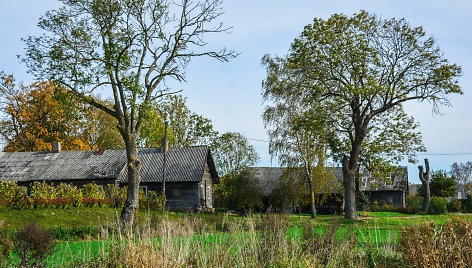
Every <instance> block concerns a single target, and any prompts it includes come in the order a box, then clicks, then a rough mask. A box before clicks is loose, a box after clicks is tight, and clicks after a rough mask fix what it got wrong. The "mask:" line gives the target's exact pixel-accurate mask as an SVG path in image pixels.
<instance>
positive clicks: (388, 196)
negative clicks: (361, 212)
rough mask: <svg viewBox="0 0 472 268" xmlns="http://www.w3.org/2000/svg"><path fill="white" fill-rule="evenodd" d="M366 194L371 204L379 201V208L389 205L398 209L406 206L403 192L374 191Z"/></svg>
mask: <svg viewBox="0 0 472 268" xmlns="http://www.w3.org/2000/svg"><path fill="white" fill-rule="evenodd" d="M366 194H367V195H368V196H369V200H370V203H371V204H373V203H374V202H375V201H377V203H378V205H379V206H382V205H385V204H387V205H391V206H394V207H396V208H399V207H404V204H405V200H404V198H405V195H404V192H403V191H372V192H366Z"/></svg>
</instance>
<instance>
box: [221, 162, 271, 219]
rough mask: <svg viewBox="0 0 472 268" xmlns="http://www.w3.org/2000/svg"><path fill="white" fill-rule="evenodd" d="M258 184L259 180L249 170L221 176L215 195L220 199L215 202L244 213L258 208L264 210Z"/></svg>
mask: <svg viewBox="0 0 472 268" xmlns="http://www.w3.org/2000/svg"><path fill="white" fill-rule="evenodd" d="M257 184H258V182H257V180H256V179H254V176H253V175H252V174H251V172H249V171H247V170H245V171H242V172H241V173H240V174H236V175H227V176H225V177H223V178H221V180H220V183H219V185H218V187H216V188H215V195H216V197H218V198H219V199H220V200H219V201H218V202H216V200H215V202H216V203H218V204H220V205H222V206H224V207H227V208H229V209H232V210H236V211H238V212H242V213H244V214H247V213H248V212H250V211H254V210H256V209H259V210H262V209H263V206H264V204H263V203H262V192H261V191H260V189H259V188H258V187H257Z"/></svg>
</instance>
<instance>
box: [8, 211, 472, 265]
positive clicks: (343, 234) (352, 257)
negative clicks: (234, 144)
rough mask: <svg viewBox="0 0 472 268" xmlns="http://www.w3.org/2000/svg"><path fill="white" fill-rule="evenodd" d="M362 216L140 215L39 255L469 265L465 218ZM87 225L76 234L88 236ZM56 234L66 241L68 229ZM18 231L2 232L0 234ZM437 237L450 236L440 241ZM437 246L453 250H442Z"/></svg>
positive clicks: (134, 260) (185, 261) (139, 260)
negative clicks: (128, 225)
mask: <svg viewBox="0 0 472 268" xmlns="http://www.w3.org/2000/svg"><path fill="white" fill-rule="evenodd" d="M83 209H87V208H81V209H80V210H83ZM77 210H79V209H77ZM90 210H96V211H100V210H104V209H103V208H100V209H90ZM20 211H24V212H29V213H31V212H33V211H35V210H20ZM49 211H52V210H51V209H50V210H49ZM0 215H1V214H0ZM25 216H26V215H25ZM360 216H361V219H362V220H360V221H358V222H355V223H354V222H351V221H348V220H344V219H341V216H322V215H320V216H318V218H317V219H316V220H310V219H309V218H308V217H306V216H304V217H301V218H300V217H299V216H288V215H268V216H267V215H264V216H261V215H258V214H253V215H250V216H248V217H240V216H234V215H233V216H231V215H229V214H185V213H177V214H175V213H170V212H168V213H157V212H152V213H147V212H144V213H140V217H139V218H140V220H139V221H138V225H136V226H135V227H134V228H133V229H129V230H127V232H126V233H124V234H123V233H120V232H119V227H118V225H117V224H116V221H117V220H108V221H107V222H108V224H109V227H107V228H105V229H104V228H98V229H99V230H100V231H99V234H98V235H97V236H95V237H89V238H87V239H86V240H84V241H82V242H70V243H64V242H61V244H59V245H57V246H56V247H55V249H56V250H57V252H56V253H55V254H54V255H53V256H50V257H49V258H46V259H44V260H45V261H47V263H48V264H49V265H52V266H74V267H117V266H120V265H121V267H144V266H145V267H148V266H149V267H151V266H152V267H156V266H157V267H169V266H171V267H256V266H261V267H411V266H413V267H415V266H417V267H420V266H422V265H421V264H425V263H428V264H430V263H432V264H433V265H434V264H435V263H436V262H437V261H441V260H442V258H447V257H454V258H455V260H456V261H457V262H456V264H457V265H459V266H458V267H461V266H460V265H462V267H465V266H467V265H469V266H470V265H471V264H472V263H471V262H470V260H469V259H468V258H469V257H468V256H469V255H470V253H468V252H470V246H469V245H468V244H467V243H470V242H468V241H470V235H471V233H472V232H470V230H472V225H471V224H470V219H471V217H470V215H457V216H454V215H448V214H444V215H416V216H411V215H404V214H401V213H393V212H368V213H367V212H365V213H362V214H361V215H360ZM0 218H4V216H0ZM49 222H51V221H49ZM425 223H426V224H425ZM425 226H426V227H425ZM86 229H87V227H83V228H77V229H76V230H75V231H77V232H82V231H83V232H84V233H86V232H87V230H86ZM91 229H92V228H90V231H91V232H94V231H96V229H95V230H91ZM54 230H56V231H57V230H58V228H57V227H56V228H55V229H54ZM70 230H71V231H72V229H70ZM61 231H64V233H63V234H62V235H63V237H64V238H66V239H67V232H68V231H66V228H62V230H61ZM49 232H50V233H51V234H53V233H54V231H49ZM16 234H17V232H15V231H13V232H11V231H10V232H2V236H1V238H2V239H4V240H5V238H6V240H8V239H9V238H10V237H15V236H16ZM410 234H411V235H410ZM442 238H445V239H446V240H447V241H439V240H440V239H442ZM91 239H93V240H91ZM95 239H98V240H95ZM467 239H468V240H467ZM4 240H2V241H4ZM11 240H13V241H14V239H11ZM11 240H10V241H11ZM456 240H457V241H456ZM428 243H430V244H428ZM431 243H432V244H431ZM11 245H13V243H12V244H11ZM418 245H420V246H422V247H423V248H420V247H418ZM438 245H441V247H447V248H454V250H455V251H454V252H453V253H451V252H450V251H447V250H446V251H444V252H443V253H441V252H440V250H439V249H440V247H439V246H438ZM435 247H438V248H435ZM3 248H4V247H3V246H1V249H3ZM429 248H432V249H433V250H435V251H434V254H433V253H431V254H430V255H429V257H430V258H432V260H431V262H425V261H426V260H425V259H423V260H418V261H416V262H415V261H412V260H413V257H412V256H410V255H412V254H420V253H418V252H419V251H421V250H423V251H428V250H430V249H429ZM411 252H413V253H411ZM451 254H452V255H451ZM407 255H408V256H407ZM459 255H460V257H458V256H459ZM7 256H9V257H7ZM458 260H460V261H458ZM2 261H3V264H2V267H15V266H18V264H19V263H20V261H21V258H20V257H19V256H18V255H16V254H10V253H7V254H6V255H3V258H2ZM452 261H454V260H449V262H446V263H448V264H452ZM150 265H151V266H150ZM453 266H454V267H456V266H455V265H453ZM448 267H451V265H449V266H448Z"/></svg>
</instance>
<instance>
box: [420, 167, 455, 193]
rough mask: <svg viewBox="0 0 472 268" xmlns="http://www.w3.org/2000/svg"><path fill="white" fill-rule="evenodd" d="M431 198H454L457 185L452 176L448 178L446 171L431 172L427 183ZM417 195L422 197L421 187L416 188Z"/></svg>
mask: <svg viewBox="0 0 472 268" xmlns="http://www.w3.org/2000/svg"><path fill="white" fill-rule="evenodd" d="M429 188H430V192H431V196H438V197H455V196H457V183H456V180H455V178H454V176H449V175H448V174H447V172H446V171H444V170H438V171H433V172H431V180H430V182H429ZM417 191H418V195H423V185H420V186H419V187H418V190H417Z"/></svg>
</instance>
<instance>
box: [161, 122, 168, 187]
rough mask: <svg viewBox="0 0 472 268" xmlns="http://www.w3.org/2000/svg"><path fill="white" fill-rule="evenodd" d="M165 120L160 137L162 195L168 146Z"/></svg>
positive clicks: (164, 184) (164, 185)
mask: <svg viewBox="0 0 472 268" xmlns="http://www.w3.org/2000/svg"><path fill="white" fill-rule="evenodd" d="M167 124H168V123H167V121H166V122H165V128H164V138H163V139H162V143H161V152H162V153H163V154H164V163H163V165H162V166H163V168H162V195H165V194H166V171H167V170H166V168H167V167H166V166H167V148H168V143H167Z"/></svg>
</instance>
